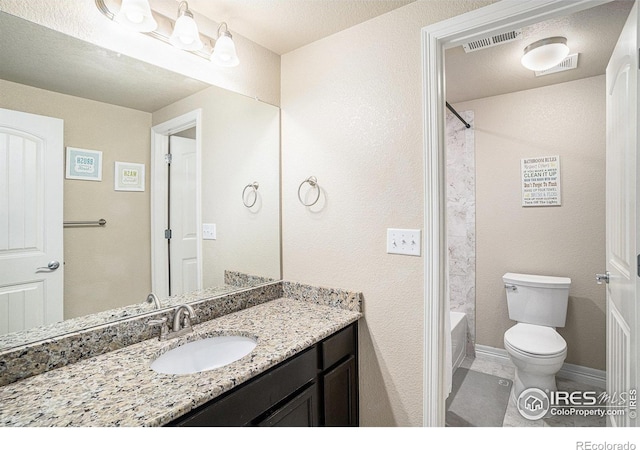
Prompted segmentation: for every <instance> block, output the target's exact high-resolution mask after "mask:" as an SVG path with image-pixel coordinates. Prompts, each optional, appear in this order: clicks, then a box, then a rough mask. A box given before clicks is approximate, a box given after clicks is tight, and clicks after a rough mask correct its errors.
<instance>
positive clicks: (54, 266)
mask: <svg viewBox="0 0 640 450" xmlns="http://www.w3.org/2000/svg"><path fill="white" fill-rule="evenodd" d="M58 267H60V263H59V262H58V261H49V264H47V267H38V269H37V270H43V269H44V270H47V269H48V270H51V271H53V270H56V269H57V268H58Z"/></svg>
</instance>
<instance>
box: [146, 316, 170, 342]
mask: <svg viewBox="0 0 640 450" xmlns="http://www.w3.org/2000/svg"><path fill="white" fill-rule="evenodd" d="M148 324H149V326H156V325H160V338H159V339H160V340H161V341H162V340H163V339H166V337H167V335H168V334H169V322H168V319H167V318H166V317H162V318H160V319H151V320H150V321H149V322H148Z"/></svg>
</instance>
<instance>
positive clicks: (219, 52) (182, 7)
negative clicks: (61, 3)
mask: <svg viewBox="0 0 640 450" xmlns="http://www.w3.org/2000/svg"><path fill="white" fill-rule="evenodd" d="M94 1H95V4H96V7H97V8H98V10H99V11H100V12H101V13H102V15H104V16H105V17H106V18H107V19H109V20H112V21H114V22H117V23H119V24H121V25H123V26H126V27H128V28H131V29H135V30H136V31H139V32H142V33H145V34H147V35H148V36H151V37H152V38H155V39H158V40H160V41H162V42H165V43H168V44H172V45H173V46H175V47H177V48H180V49H182V50H185V51H188V52H190V53H192V54H194V55H196V56H199V57H201V58H204V59H206V60H207V61H213V62H214V63H215V64H217V65H218V66H221V67H235V66H237V65H238V64H240V61H239V60H238V55H237V53H236V46H235V44H234V43H233V39H232V37H231V33H229V29H228V28H227V24H226V23H225V22H221V23H220V25H219V26H218V38H217V39H213V38H211V37H209V36H206V35H204V34H201V33H200V32H199V31H198V26H197V24H196V22H195V20H194V19H193V13H192V12H191V11H190V10H189V5H188V4H187V2H186V1H181V2H180V4H179V6H178V18H177V20H173V19H170V18H169V17H166V16H164V15H162V14H159V13H158V12H156V11H153V10H152V9H151V7H150V6H149V2H148V0H120V1H121V6H120V10H119V12H117V13H113V12H111V9H110V8H109V6H107V3H108V4H110V5H113V4H117V1H118V0H94Z"/></svg>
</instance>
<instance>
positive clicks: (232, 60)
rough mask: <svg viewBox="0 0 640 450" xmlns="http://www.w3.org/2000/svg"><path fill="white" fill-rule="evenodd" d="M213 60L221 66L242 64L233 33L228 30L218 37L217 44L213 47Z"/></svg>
mask: <svg viewBox="0 0 640 450" xmlns="http://www.w3.org/2000/svg"><path fill="white" fill-rule="evenodd" d="M211 61H213V62H214V63H216V64H217V65H219V66H221V67H235V66H237V65H238V64H240V60H239V59H238V55H237V53H236V46H235V44H234V43H233V40H232V39H231V35H230V34H229V33H228V32H226V33H224V34H222V35H220V37H219V38H218V40H217V41H216V46H215V47H214V48H213V54H212V55H211Z"/></svg>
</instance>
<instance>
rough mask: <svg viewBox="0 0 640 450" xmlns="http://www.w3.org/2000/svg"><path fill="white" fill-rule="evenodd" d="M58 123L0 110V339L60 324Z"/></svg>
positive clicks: (60, 145) (60, 169) (60, 127)
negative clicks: (18, 332) (27, 330)
mask: <svg viewBox="0 0 640 450" xmlns="http://www.w3.org/2000/svg"><path fill="white" fill-rule="evenodd" d="M63 173H64V172H63V121H62V120H61V119H55V118H51V117H44V116H38V115H34V114H27V113H22V112H17V111H10V110H7V109H0V334H4V333H10V332H14V331H20V330H24V329H28V328H32V327H34V326H39V325H45V324H49V323H54V322H58V321H60V320H62V319H63V246H62V194H63V191H62V183H63Z"/></svg>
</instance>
